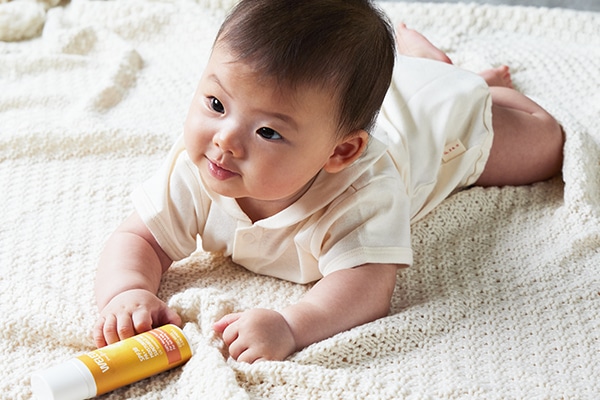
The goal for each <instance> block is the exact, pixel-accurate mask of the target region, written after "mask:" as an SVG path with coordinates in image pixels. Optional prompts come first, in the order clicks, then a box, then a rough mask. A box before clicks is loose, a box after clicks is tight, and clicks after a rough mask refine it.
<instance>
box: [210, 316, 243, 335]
mask: <svg viewBox="0 0 600 400" xmlns="http://www.w3.org/2000/svg"><path fill="white" fill-rule="evenodd" d="M241 316H242V313H233V314H227V315H226V316H224V317H223V318H221V319H220V320H218V321H217V322H215V323H214V325H213V329H214V330H215V331H216V332H217V333H223V332H224V331H225V329H226V328H227V327H228V326H229V325H231V324H233V323H234V322H235V321H237V320H238V319H240V317H241Z"/></svg>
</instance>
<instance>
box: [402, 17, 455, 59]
mask: <svg viewBox="0 0 600 400" xmlns="http://www.w3.org/2000/svg"><path fill="white" fill-rule="evenodd" d="M396 48H397V49H398V53H400V54H403V55H405V56H411V57H420V58H429V59H431V60H436V61H442V62H445V63H448V64H452V60H450V58H449V57H448V56H447V55H446V53H444V52H443V51H441V50H440V49H438V48H437V47H435V46H434V45H433V44H432V43H431V42H430V41H429V40H427V38H426V37H425V36H423V35H421V34H420V33H419V32H417V31H415V30H414V29H408V28H407V27H406V24H404V23H401V24H399V25H398V27H397V29H396Z"/></svg>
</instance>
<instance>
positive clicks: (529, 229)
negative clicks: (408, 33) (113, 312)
mask: <svg viewBox="0 0 600 400" xmlns="http://www.w3.org/2000/svg"><path fill="white" fill-rule="evenodd" d="M231 2H232V1H225V2H219V1H218V0H212V1H200V2H192V1H191V0H174V1H166V0H164V1H160V0H158V1H143V0H130V1H121V2H116V1H111V0H109V1H103V2H96V1H88V0H73V1H72V2H70V3H67V4H66V5H65V4H63V5H61V6H57V7H49V6H46V7H45V6H43V5H40V4H38V3H34V2H27V1H20V2H15V3H6V4H0V35H1V36H2V38H3V39H5V40H16V39H19V38H31V39H21V40H17V41H5V42H0V163H1V164H0V207H2V211H1V221H0V271H1V272H0V318H1V321H2V322H1V323H0V363H1V369H0V370H1V373H0V398H2V399H29V398H31V391H30V387H29V377H30V375H31V372H32V371H34V370H37V369H40V368H44V367H47V366H50V365H52V364H54V363H58V362H60V361H63V360H66V359H68V358H71V357H73V356H75V355H78V354H81V353H82V352H85V351H87V350H90V349H92V348H93V346H92V341H91V338H90V335H89V334H90V328H91V326H92V324H93V322H94V320H95V318H96V312H97V311H96V308H95V305H94V297H93V281H94V272H95V267H96V261H97V258H98V254H99V252H100V250H101V248H102V245H103V243H104V241H105V239H106V238H107V236H108V235H109V233H110V232H111V231H112V230H113V229H114V228H115V227H116V226H117V224H118V223H119V222H120V221H121V220H122V219H123V218H124V216H126V215H127V214H128V213H129V212H131V208H132V206H131V203H130V201H129V198H128V196H129V193H130V192H131V191H132V189H133V188H134V187H135V186H136V185H137V184H138V183H139V182H140V181H141V180H143V179H144V178H146V177H148V176H149V175H150V174H151V173H152V172H153V171H154V170H155V168H157V167H158V165H159V163H160V161H161V159H162V158H163V156H164V155H165V152H166V151H167V150H168V149H169V146H170V144H171V143H172V141H173V140H174V139H175V138H176V137H177V136H178V135H179V133H180V131H181V127H182V121H183V119H184V116H185V114H186V111H187V107H188V102H189V101H190V97H191V94H192V92H193V90H194V89H195V85H196V82H197V79H198V77H199V74H200V73H201V71H202V69H203V66H204V63H205V62H206V59H207V54H208V52H209V49H210V45H211V42H212V40H213V37H214V35H215V33H216V30H217V28H218V26H219V24H220V21H221V20H222V18H223V16H224V12H225V10H226V9H227V8H228V7H230V6H231ZM384 7H385V9H386V10H387V11H388V12H389V15H390V16H391V17H392V19H393V20H395V21H399V20H403V21H405V22H406V23H407V24H408V25H409V26H411V27H414V28H417V29H419V30H421V31H423V32H424V33H425V34H426V35H427V36H428V37H430V38H431V39H432V41H433V42H434V43H435V44H437V45H439V46H441V47H442V48H443V49H444V50H446V51H447V52H449V53H450V55H451V57H452V58H453V59H454V60H455V62H456V63H457V64H460V65H463V66H464V67H466V68H469V69H473V70H478V69H481V68H486V67H490V66H497V65H500V64H508V65H510V66H511V67H512V72H513V78H514V82H515V84H516V86H517V87H518V88H519V89H520V90H522V91H523V92H525V93H526V94H528V95H531V96H532V97H534V98H535V99H537V100H538V101H539V102H541V103H542V104H543V105H544V106H545V107H546V108H548V109H549V110H550V111H551V112H552V113H553V114H554V115H556V116H557V118H558V119H560V121H561V122H562V123H563V125H564V128H565V131H566V134H567V143H566V146H565V166H564V174H563V180H564V183H563V180H561V179H554V180H552V181H549V182H545V183H540V184H536V185H533V186H529V187H521V188H512V187H506V188H493V189H487V190H484V189H480V188H475V189H471V190H467V191H464V192H461V193H459V194H457V195H455V196H453V197H451V198H449V199H448V200H447V201H445V202H444V203H443V204H442V205H441V206H439V207H438V208H437V209H436V210H435V211H434V212H433V213H431V214H430V215H429V216H428V217H426V218H425V219H423V220H421V221H420V222H419V223H417V224H416V225H414V227H413V229H414V241H413V243H414V250H415V259H416V263H415V265H414V266H413V267H412V268H410V269H407V270H403V271H401V272H399V273H398V280H397V287H396V292H395V295H394V297H393V300H392V311H391V313H390V315H389V316H388V317H386V318H383V319H381V320H379V321H376V322H373V323H370V324H366V325H364V326H360V327H357V328H355V329H352V330H350V331H348V332H344V333H341V334H338V335H336V336H334V337H332V338H330V339H327V340H324V341H322V342H320V343H317V344H314V345H312V346H310V347H308V348H306V349H305V350H303V351H300V352H298V353H296V354H294V355H292V356H291V357H290V358H289V359H288V360H286V361H284V362H264V363H257V364H254V365H248V364H243V363H237V362H235V361H232V360H231V359H227V358H225V357H224V356H223V354H222V352H221V348H220V341H219V339H218V338H217V337H215V336H214V334H213V333H212V330H211V325H212V323H213V321H215V320H216V319H217V318H219V317H220V316H222V315H224V314H225V313H228V312H231V311H234V310H242V309H246V308H249V307H270V308H275V309H278V308H282V307H284V306H285V305H287V304H289V303H290V302H294V301H296V300H297V299H298V298H299V297H300V296H302V294H303V293H304V292H305V291H306V290H307V289H308V287H306V286H301V285H294V284H290V283H287V282H282V281H279V280H276V279H272V278H268V277H263V276H256V275H254V274H252V273H249V272H247V271H245V270H244V269H242V268H241V267H239V266H236V265H234V264H232V263H231V261H230V260H228V259H226V258H223V257H221V256H220V255H218V254H204V253H198V254H195V255H194V256H192V257H191V258H190V259H188V260H185V261H183V262H180V263H178V264H177V265H175V266H174V267H173V268H172V269H171V270H170V271H169V272H168V273H167V274H166V275H165V277H164V280H163V285H162V289H161V292H160V296H162V298H164V299H166V300H167V301H168V302H169V304H170V305H171V306H172V307H174V308H175V309H176V310H177V311H178V312H180V314H181V315H182V317H183V319H184V321H185V328H184V329H185V332H186V333H187V335H188V336H189V338H190V339H191V341H192V344H193V347H194V351H195V355H194V356H193V357H192V359H191V360H190V361H189V362H188V363H187V364H186V365H185V366H183V367H181V368H178V369H176V370H173V371H171V372H167V373H164V374H162V375H158V376H155V377H153V378H150V379H147V380H145V381H143V382H140V383H137V384H133V385H131V386H129V387H126V388H123V389H119V390H117V391H115V392H113V393H112V394H110V395H107V396H106V397H105V398H106V399H123V398H131V399H157V400H158V399H160V400H164V399H200V398H202V399H248V398H270V399H281V398H288V399H305V398H314V399H367V398H371V399H388V398H389V399H392V398H410V399H413V398H414V399H422V398H436V399H437V398H443V399H459V398H460V399H464V398H466V399H469V398H472V399H511V398H536V399H597V398H599V396H600V378H599V377H600V223H599V222H600V14H596V13H585V12H573V11H566V10H559V9H554V10H548V9H531V8H519V7H508V6H504V7H492V6H476V5H466V4H459V5H444V4H412V3H390V4H384ZM46 8H48V10H46ZM265 23H268V21H265ZM42 29H43V31H42ZM115 279H118V277H115ZM365 290H368V288H365Z"/></svg>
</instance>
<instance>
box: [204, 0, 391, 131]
mask: <svg viewBox="0 0 600 400" xmlns="http://www.w3.org/2000/svg"><path fill="white" fill-rule="evenodd" d="M215 45H224V46H225V48H227V49H228V51H231V52H232V54H233V56H234V57H235V58H236V60H238V61H243V62H247V63H250V64H251V65H252V66H253V68H255V69H256V70H257V71H258V72H259V73H260V74H261V75H263V76H266V77H274V78H276V79H277V81H278V82H279V84H280V85H282V86H283V87H291V88H295V87H298V86H300V85H305V84H308V85H314V86H316V87H319V88H325V89H328V90H331V91H332V93H333V95H334V96H335V100H337V102H338V104H339V115H337V116H335V117H337V118H338V132H339V134H340V135H345V134H348V133H350V132H352V131H354V130H356V129H364V130H366V131H369V130H370V129H371V128H372V126H373V124H374V122H375V119H376V117H377V113H378V111H379V108H380V107H381V103H382V102H383V99H384V97H385V94H386V92H387V89H388V87H389V84H390V81H391V77H392V70H393V67H394V57H395V47H394V30H393V28H392V27H391V24H390V23H389V20H388V19H387V17H386V16H385V14H383V12H381V11H380V10H378V9H377V8H375V6H374V5H373V4H372V2H370V1H368V0H293V1H292V0H242V1H241V2H240V3H239V4H238V5H237V6H236V7H235V8H234V9H233V10H232V12H231V13H230V14H229V16H228V17H227V19H226V20H225V22H224V23H223V25H222V26H221V29H220V31H219V34H218V35H217V39H216V42H215Z"/></svg>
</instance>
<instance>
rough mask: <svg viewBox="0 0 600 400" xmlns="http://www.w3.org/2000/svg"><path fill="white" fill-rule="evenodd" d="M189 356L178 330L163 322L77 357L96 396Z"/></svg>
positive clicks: (182, 361) (149, 374) (184, 359)
mask: <svg viewBox="0 0 600 400" xmlns="http://www.w3.org/2000/svg"><path fill="white" fill-rule="evenodd" d="M191 356H192V351H191V348H190V346H189V344H188V341H187V339H186V337H185V335H184V334H183V332H182V331H181V329H179V328H178V327H177V326H175V325H165V326H161V327H160V328H156V329H153V330H151V331H148V332H144V333H142V334H139V335H136V336H134V337H131V338H129V339H125V340H122V341H120V342H117V343H113V344H111V345H108V346H106V347H103V348H101V349H97V350H94V351H91V352H89V353H86V354H83V355H81V356H79V357H77V358H78V359H79V360H81V361H82V362H83V363H84V364H85V365H86V366H87V368H88V369H89V370H90V372H91V373H92V376H93V377H94V380H95V381H96V388H97V393H96V395H100V394H103V393H106V392H110V391H111V390H114V389H117V388H119V387H121V386H125V385H128V384H130V383H133V382H136V381H139V380H141V379H144V378H147V377H149V376H152V375H155V374H158V373H160V372H163V371H166V370H168V369H171V368H174V367H177V366H179V365H181V364H183V363H185V362H186V361H187V360H189V359H190V357H191Z"/></svg>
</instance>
